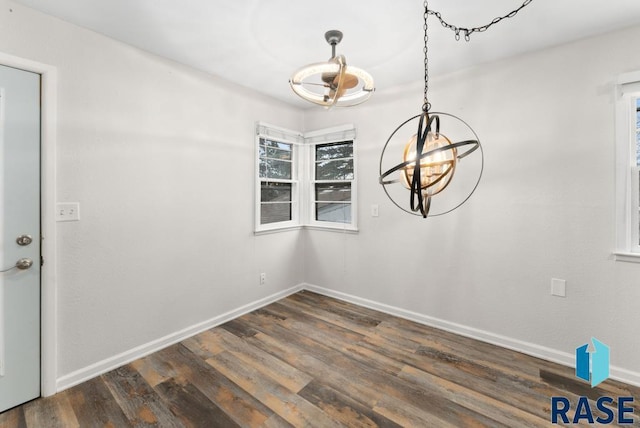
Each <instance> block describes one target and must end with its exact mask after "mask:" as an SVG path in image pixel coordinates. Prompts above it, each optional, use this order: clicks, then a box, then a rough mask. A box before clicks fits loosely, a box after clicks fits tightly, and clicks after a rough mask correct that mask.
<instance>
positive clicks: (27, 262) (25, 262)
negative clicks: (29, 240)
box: [16, 258, 33, 270]
mask: <svg viewBox="0 0 640 428" xmlns="http://www.w3.org/2000/svg"><path fill="white" fill-rule="evenodd" d="M31 266H33V260H31V259H27V258H24V259H20V260H18V261H17V262H16V267H17V268H18V269H20V270H25V269H29V268H30V267H31Z"/></svg>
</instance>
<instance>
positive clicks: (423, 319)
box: [301, 284, 640, 386]
mask: <svg viewBox="0 0 640 428" xmlns="http://www.w3.org/2000/svg"><path fill="white" fill-rule="evenodd" d="M301 288H302V289H305V290H309V291H312V292H314V293H318V294H322V295H324V296H328V297H334V298H336V299H339V300H344V301H346V302H349V303H353V304H356V305H359V306H364V307H366V308H370V309H374V310H376V311H380V312H384V313H386V314H389V315H394V316H397V317H400V318H404V319H408V320H410V321H415V322H417V323H419V324H424V325H427V326H430V327H435V328H439V329H441V330H445V331H449V332H451V333H455V334H459V335H461V336H465V337H469V338H472V339H477V340H480V341H482V342H486V343H490V344H492V345H497V346H501V347H503V348H507V349H511V350H514V351H518V352H522V353H523V354H527V355H531V356H533V357H537V358H542V359H543V360H547V361H552V362H554V363H558V364H562V365H564V366H568V367H575V356H574V355H573V354H569V353H566V352H562V351H558V350H556V349H552V348H547V347H545V346H540V345H536V344H534V343H529V342H524V341H522V340H518V339H513V338H511V337H507V336H502V335H499V334H495V333H491V332H488V331H484V330H480V329H477V328H473V327H469V326H465V325H462V324H457V323H454V322H450V321H445V320H441V319H439V318H434V317H431V316H428V315H424V314H420V313H417V312H412V311H408V310H406V309H402V308H398V307H395V306H390V305H386V304H384V303H379V302H375V301H373V300H368V299H363V298H361V297H357V296H353V295H351V294H346V293H342V292H340V291H335V290H331V289H328V288H323V287H318V286H317V285H312V284H301ZM610 374H611V375H610V378H611V379H615V380H619V381H621V382H624V383H628V384H630V385H634V386H640V373H638V372H633V371H631V370H627V369H623V368H621V367H615V366H611V367H610Z"/></svg>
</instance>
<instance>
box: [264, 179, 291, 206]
mask: <svg viewBox="0 0 640 428" xmlns="http://www.w3.org/2000/svg"><path fill="white" fill-rule="evenodd" d="M260 200H261V201H262V202H291V184H290V183H262V185H261V188H260Z"/></svg>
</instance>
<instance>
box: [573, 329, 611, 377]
mask: <svg viewBox="0 0 640 428" xmlns="http://www.w3.org/2000/svg"><path fill="white" fill-rule="evenodd" d="M591 343H593V348H594V351H593V352H592V353H589V351H588V348H589V344H588V343H585V344H584V345H582V346H579V347H577V348H576V377H578V378H580V379H583V380H586V381H587V382H589V380H591V387H592V388H595V387H596V386H598V385H599V384H601V383H602V382H604V381H605V380H607V379H608V378H609V347H608V346H607V345H605V344H604V343H602V342H600V341H599V340H598V339H596V338H595V337H592V338H591ZM589 375H591V377H589Z"/></svg>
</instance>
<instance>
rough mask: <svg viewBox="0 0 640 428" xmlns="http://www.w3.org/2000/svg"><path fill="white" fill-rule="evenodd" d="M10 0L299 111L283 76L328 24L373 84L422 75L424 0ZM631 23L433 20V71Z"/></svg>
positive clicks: (504, 1)
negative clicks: (457, 31) (467, 30)
mask: <svg viewBox="0 0 640 428" xmlns="http://www.w3.org/2000/svg"><path fill="white" fill-rule="evenodd" d="M17 1H18V3H21V4H24V5H26V6H30V7H32V8H35V9H39V10H41V11H43V12H46V13H48V14H50V15H54V16H56V17H59V18H61V19H64V20H66V21H69V22H72V23H74V24H77V25H79V26H82V27H85V28H89V29H91V30H94V31H96V32H99V33H102V34H105V35H107V36H109V37H111V38H114V39H117V40H120V41H122V42H124V43H127V44H130V45H133V46H136V47H138V48H140V49H143V50H145V51H149V52H152V53H155V54H157V55H160V56H163V57H166V58H169V59H172V60H175V61H177V62H180V63H183V64H186V65H189V66H191V67H194V68H196V69H199V70H203V71H205V72H208V73H211V74H214V75H217V76H220V77H222V78H224V79H227V80H230V81H232V82H235V83H237V84H240V85H242V86H245V87H248V88H252V89H255V90H257V91H260V92H262V93H264V94H266V95H269V96H272V97H275V98H278V99H280V100H282V101H284V102H287V103H289V104H292V105H295V106H297V107H301V108H307V107H312V105H311V104H309V103H307V102H305V101H302V100H301V99H299V98H298V97H297V96H296V95H295V94H294V93H293V92H292V91H291V89H290V88H289V84H288V79H289V77H290V76H291V74H292V73H293V72H294V71H295V70H296V69H297V68H299V67H301V66H303V65H306V64H309V63H313V62H322V61H326V60H327V59H328V58H329V57H330V56H331V48H330V46H329V45H328V44H327V43H326V41H325V40H324V33H325V32H326V31H327V30H331V29H338V30H341V31H342V32H343V33H344V39H343V40H342V43H340V45H339V46H338V48H337V53H338V54H343V55H345V56H346V58H347V61H348V63H349V64H352V65H355V66H357V67H359V68H363V69H365V70H367V71H368V72H369V73H371V74H372V75H373V77H374V79H375V82H376V88H377V91H384V90H387V89H389V88H393V87H394V86H398V85H403V84H407V83H410V82H416V81H421V80H422V79H423V53H422V44H423V41H422V38H423V29H422V24H423V22H422V19H423V18H422V14H423V2H422V1H421V0H403V1H391V0H386V1H382V0H323V1H317V2H311V1H309V0H188V1H183V0H55V1H51V0H17ZM521 4H522V0H483V1H478V0H431V1H430V2H429V8H430V9H432V10H436V11H439V12H440V13H441V14H442V16H443V18H444V19H446V20H447V21H449V22H451V23H452V24H455V25H457V26H459V27H477V26H481V25H484V24H487V23H489V22H491V20H492V19H493V18H495V17H498V16H502V15H504V14H506V13H508V12H510V11H511V10H513V9H516V8H517V7H519V6H520V5H521ZM638 23H640V1H639V0H610V1H606V2H605V1H601V0H600V1H596V0H533V1H532V3H531V4H530V5H529V6H527V7H526V8H524V9H523V10H522V11H521V12H520V13H519V14H518V15H517V16H515V17H514V18H513V19H508V20H504V21H502V22H500V23H499V24H497V25H495V26H494V27H492V28H490V29H489V30H488V31H487V32H485V33H475V34H474V35H473V36H472V38H471V41H470V42H465V41H464V39H463V40H461V41H457V42H456V40H455V38H454V34H453V32H451V31H450V30H447V29H446V28H444V27H442V26H441V25H440V24H439V23H438V22H437V20H436V19H435V18H434V17H430V18H429V69H430V74H431V75H432V76H433V75H436V74H438V73H446V72H451V71H453V70H456V69H460V68H466V67H469V66H472V65H476V64H480V63H483V62H489V61H494V60H497V59H501V58H506V57H509V56H513V55H518V54H522V53H525V52H530V51H534V50H539V49H544V48H547V47H550V46H554V45H558V44H562V43H566V42H568V41H572V40H577V39H582V38H585V37H589V36H593V35H596V34H601V33H605V32H608V31H612V30H615V29H618V28H623V27H628V26H632V25H636V24H638ZM593 60H597V56H594V58H593ZM374 96H375V94H374Z"/></svg>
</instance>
